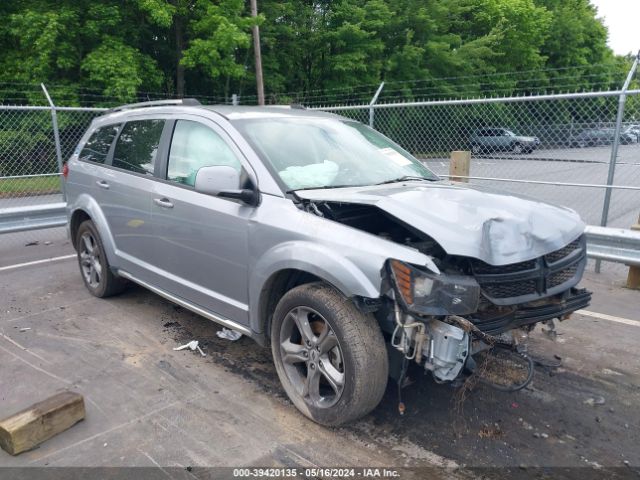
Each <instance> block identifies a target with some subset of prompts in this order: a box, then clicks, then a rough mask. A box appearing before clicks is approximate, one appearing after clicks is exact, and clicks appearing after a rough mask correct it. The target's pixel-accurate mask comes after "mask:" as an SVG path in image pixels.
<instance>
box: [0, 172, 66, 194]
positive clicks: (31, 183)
mask: <svg viewBox="0 0 640 480" xmlns="http://www.w3.org/2000/svg"><path fill="white" fill-rule="evenodd" d="M59 191H60V177H59V176H58V175H55V176H50V177H44V176H42V177H25V178H5V179H0V197H5V198H6V197H25V196H29V195H43V194H47V193H57V192H59Z"/></svg>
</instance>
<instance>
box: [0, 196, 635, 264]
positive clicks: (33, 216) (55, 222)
mask: <svg viewBox="0 0 640 480" xmlns="http://www.w3.org/2000/svg"><path fill="white" fill-rule="evenodd" d="M65 207H66V204H65V203H64V202H59V203H51V204H44V205H32V206H24V207H12V208H2V209H0V234H3V233H14V232H24V231H28V230H38V229H42V228H53V227H63V226H65V225H66V224H67V216H66V212H65ZM586 235H587V255H588V256H589V257H590V258H594V259H596V260H604V261H607V262H616V263H623V264H625V265H633V266H640V231H634V230H628V229H625V228H609V227H596V226H588V227H587V229H586Z"/></svg>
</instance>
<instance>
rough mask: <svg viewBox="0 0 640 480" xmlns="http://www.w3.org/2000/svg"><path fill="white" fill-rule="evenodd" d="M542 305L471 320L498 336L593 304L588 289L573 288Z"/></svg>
mask: <svg viewBox="0 0 640 480" xmlns="http://www.w3.org/2000/svg"><path fill="white" fill-rule="evenodd" d="M548 300H549V302H548V303H545V304H542V305H535V306H527V305H521V306H519V307H518V308H517V309H516V310H514V311H511V312H509V313H507V314H503V315H499V316H491V317H476V318H474V316H472V317H471V318H470V320H471V322H473V323H474V324H475V325H476V326H477V327H478V328H479V329H480V330H482V331H483V332H484V333H488V334H490V335H497V334H499V333H502V332H506V331H507V330H511V329H513V328H518V327H522V326H525V325H531V324H532V323H538V322H543V321H545V320H551V319H554V318H561V317H563V316H565V315H568V314H570V313H573V312H575V311H576V310H580V309H581V308H585V307H587V306H588V305H589V303H590V302H591V292H590V291H588V290H587V289H584V288H582V289H577V288H572V289H571V290H569V291H567V292H566V294H565V295H563V296H562V297H561V298H549V299H548Z"/></svg>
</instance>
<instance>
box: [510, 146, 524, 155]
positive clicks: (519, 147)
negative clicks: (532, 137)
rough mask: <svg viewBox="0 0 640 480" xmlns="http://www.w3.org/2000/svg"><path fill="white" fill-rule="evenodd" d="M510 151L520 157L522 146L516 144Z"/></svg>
mask: <svg viewBox="0 0 640 480" xmlns="http://www.w3.org/2000/svg"><path fill="white" fill-rule="evenodd" d="M512 151H513V153H515V154H516V155H520V154H522V152H523V151H524V150H523V149H522V145H520V144H519V143H516V144H515V145H514V146H513V149H512Z"/></svg>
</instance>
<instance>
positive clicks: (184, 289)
mask: <svg viewBox="0 0 640 480" xmlns="http://www.w3.org/2000/svg"><path fill="white" fill-rule="evenodd" d="M174 123H175V124H174V126H173V131H172V135H171V143H170V147H169V154H168V156H167V162H166V166H164V167H163V171H162V172H161V174H160V181H158V182H157V183H156V184H155V185H154V186H153V190H152V195H151V197H152V199H151V210H152V222H153V227H154V230H153V245H154V247H153V248H152V249H150V251H151V252H152V255H153V259H152V263H153V264H154V265H156V266H157V267H159V269H161V270H162V274H161V275H159V276H158V277H157V279H156V280H155V281H154V284H156V285H158V286H159V287H160V288H162V289H163V290H166V291H169V292H171V293H173V294H175V295H178V296H180V297H182V298H184V299H185V300H187V301H189V302H191V303H193V304H196V305H198V306H200V307H202V308H205V309H206V310H209V311H211V312H214V313H216V314H218V315H220V316H223V317H225V318H227V319H229V320H232V321H235V322H237V323H241V324H248V264H249V258H248V256H249V248H248V229H249V221H250V218H251V217H252V216H253V214H254V211H255V208H256V207H251V206H248V205H246V204H244V203H242V202H240V201H238V200H231V199H224V198H219V197H214V196H211V195H205V194H202V193H198V192H196V191H195V189H194V183H195V177H196V174H197V172H198V169H199V168H201V167H204V166H211V165H229V166H232V167H233V168H236V169H237V170H238V171H239V172H240V173H241V177H242V178H246V177H247V175H246V172H247V171H248V170H247V169H249V168H250V167H249V165H248V164H247V162H246V160H245V159H244V157H243V156H242V154H241V152H240V151H239V149H238V148H237V147H236V145H235V144H234V143H233V141H232V140H231V139H230V137H229V136H228V135H227V134H226V133H225V131H224V130H223V129H222V128H221V127H220V126H218V125H217V124H216V123H214V122H213V121H211V120H209V119H206V118H203V117H199V116H183V117H181V118H179V119H176V121H175V122H174Z"/></svg>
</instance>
